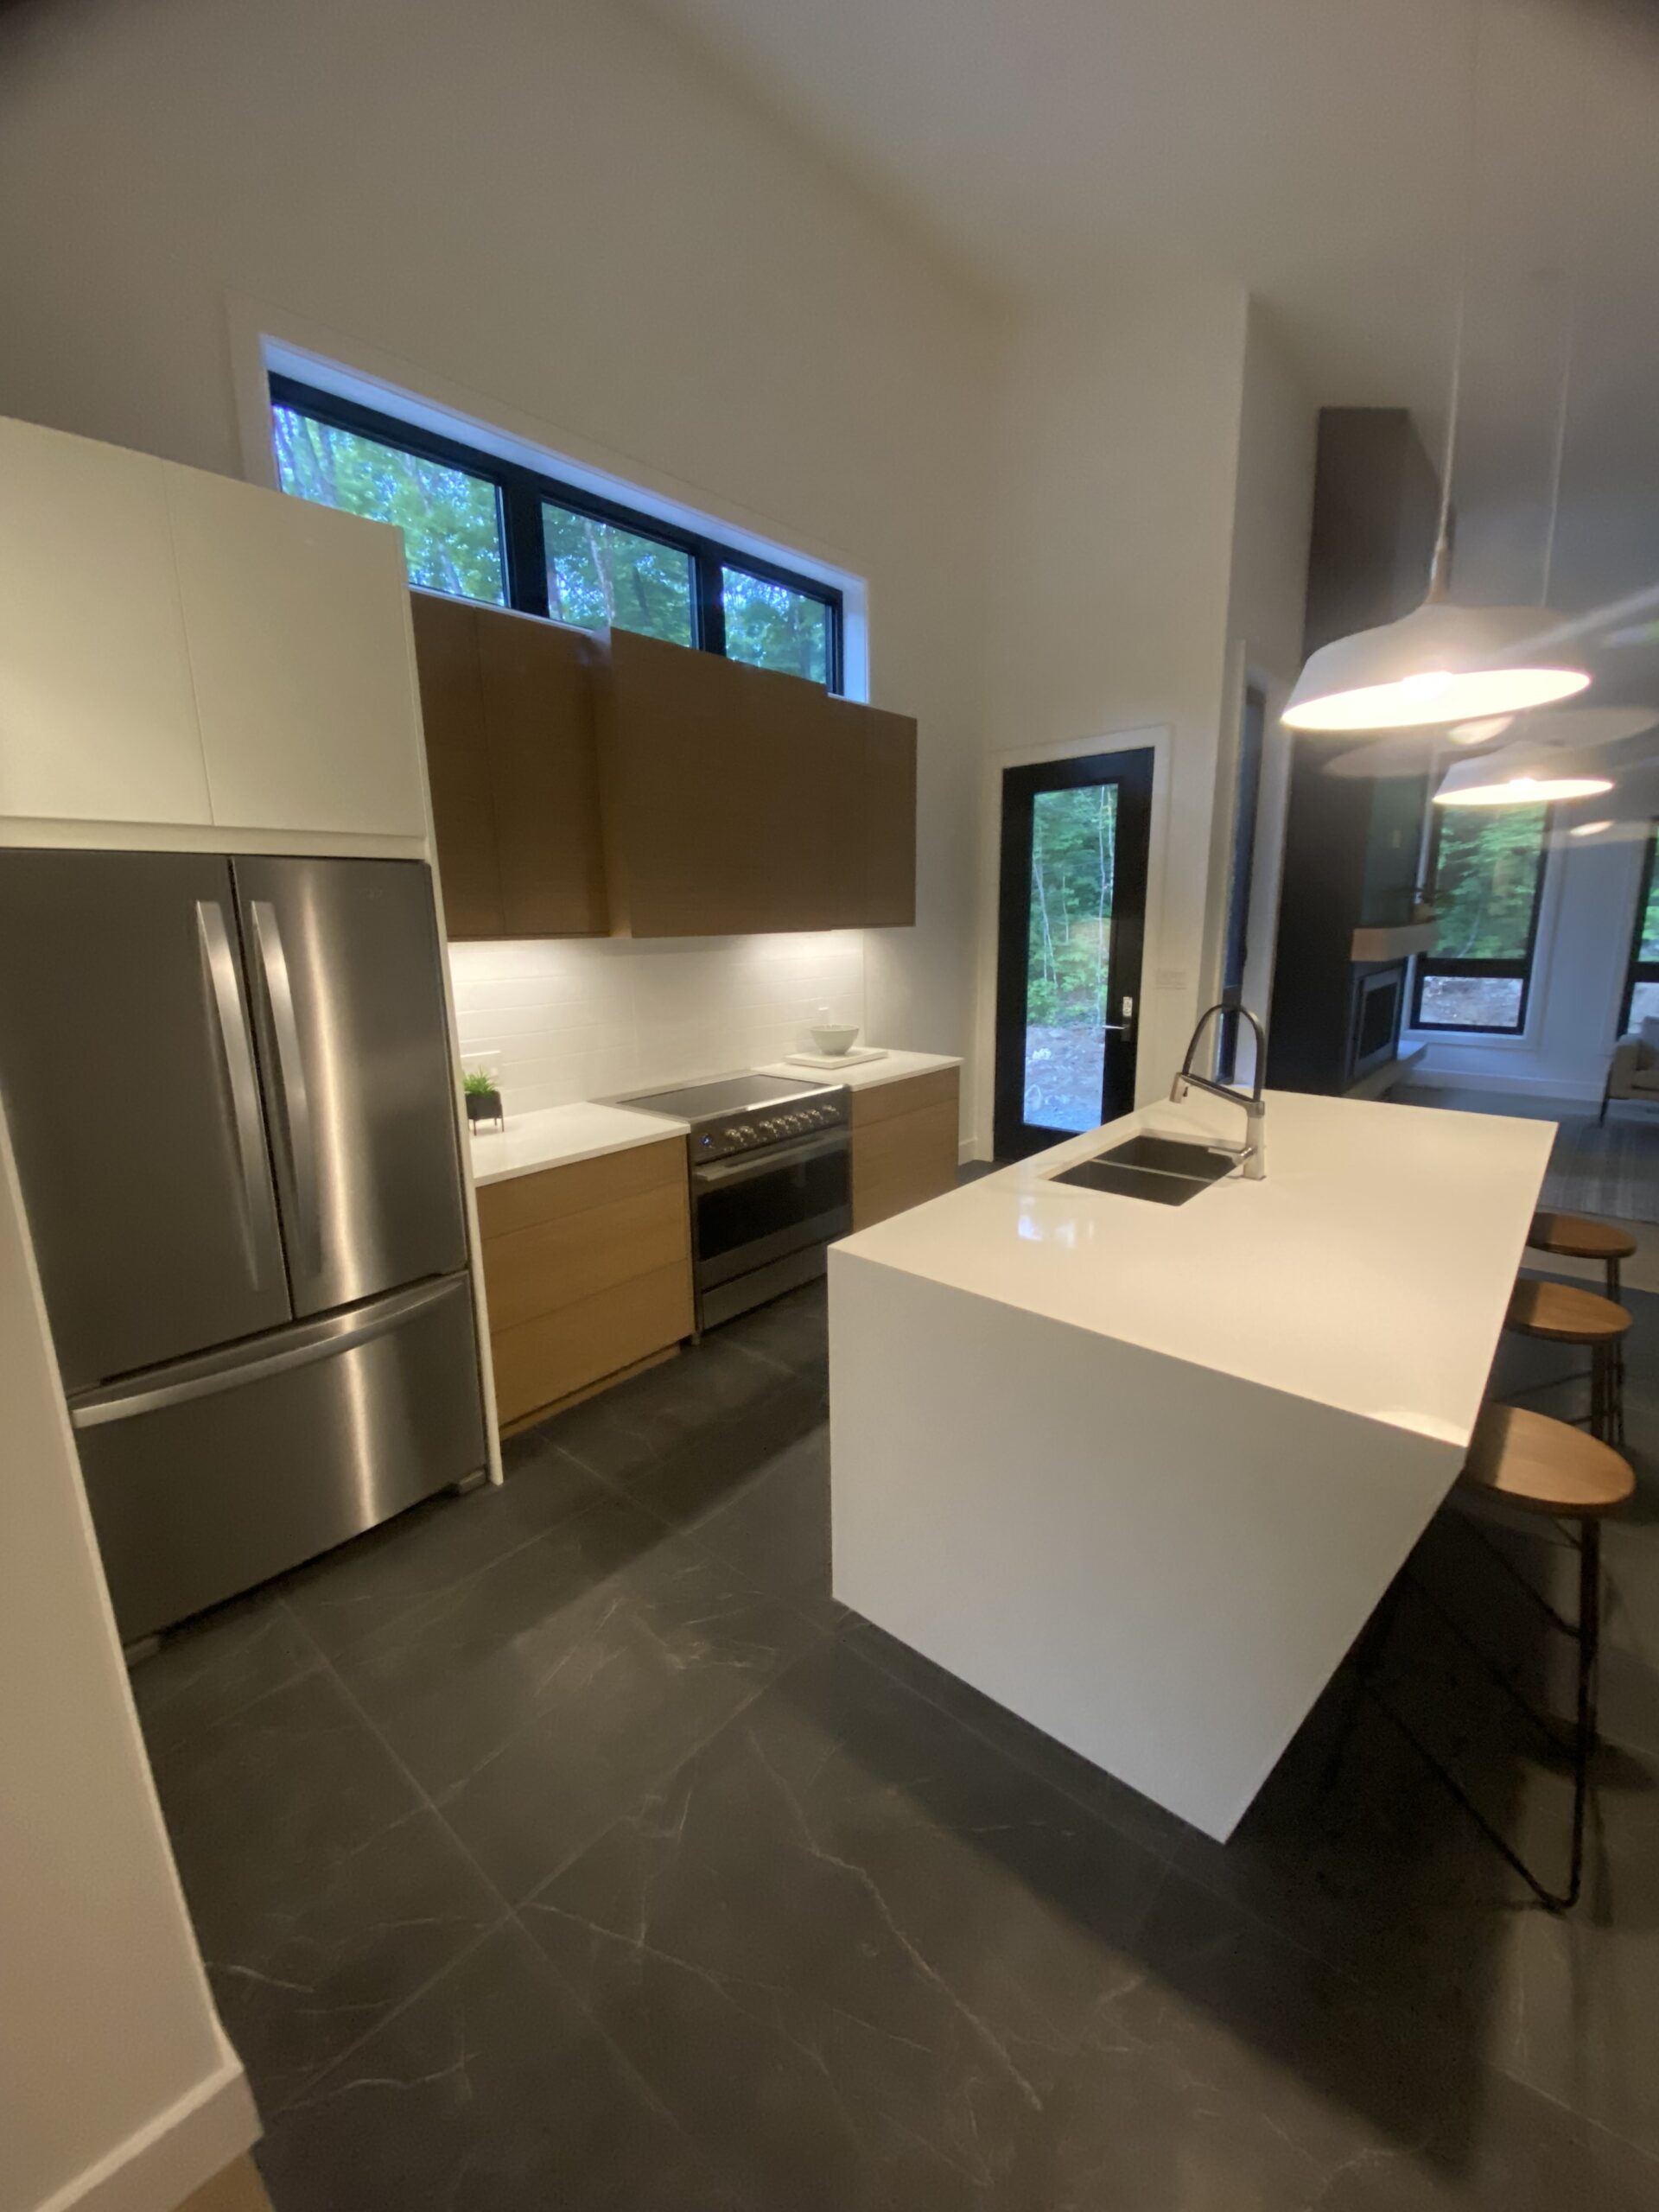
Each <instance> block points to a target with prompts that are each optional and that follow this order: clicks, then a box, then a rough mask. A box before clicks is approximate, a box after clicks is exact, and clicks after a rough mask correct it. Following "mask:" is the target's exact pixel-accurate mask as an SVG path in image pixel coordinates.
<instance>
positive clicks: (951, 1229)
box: [835, 1071, 1554, 1446]
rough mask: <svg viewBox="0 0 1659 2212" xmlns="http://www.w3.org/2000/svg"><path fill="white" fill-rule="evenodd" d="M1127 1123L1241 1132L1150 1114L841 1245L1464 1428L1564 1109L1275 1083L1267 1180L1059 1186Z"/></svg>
mask: <svg viewBox="0 0 1659 2212" xmlns="http://www.w3.org/2000/svg"><path fill="white" fill-rule="evenodd" d="M849 1072H850V1071H849ZM1136 1128H1150V1129H1154V1130H1158V1131H1167V1132H1169V1133H1170V1134H1174V1135H1179V1134H1184V1133H1185V1134H1193V1133H1195V1132H1197V1131H1202V1132H1204V1133H1205V1134H1207V1135H1223V1136H1225V1137H1227V1138H1230V1139H1235V1140H1236V1139H1237V1138H1239V1137H1241V1136H1242V1135H1243V1115H1242V1114H1240V1113H1238V1112H1237V1111H1236V1109H1232V1108H1230V1107H1229V1106H1228V1105H1227V1104H1226V1103H1224V1101H1221V1100H1211V1099H1209V1098H1205V1097H1202V1096H1199V1095H1198V1094H1193V1095H1192V1096H1190V1097H1189V1098H1188V1100H1187V1101H1186V1102H1185V1103H1183V1104H1182V1105H1180V1106H1173V1105H1170V1104H1167V1103H1160V1104H1156V1105H1153V1106H1148V1107H1142V1108H1141V1109H1140V1110H1139V1111H1138V1112H1137V1113H1135V1114H1132V1115H1129V1116H1126V1117H1125V1118H1124V1119H1123V1120H1122V1121H1121V1122H1115V1123H1113V1124H1112V1125H1111V1126H1110V1127H1109V1128H1106V1129H1093V1130H1090V1132H1089V1133H1088V1134H1087V1135H1084V1136H1079V1137H1074V1138H1070V1139H1068V1140H1067V1141H1066V1142H1065V1143H1064V1144H1062V1145H1058V1146H1056V1147H1054V1148H1053V1149H1052V1150H1051V1151H1048V1152H1046V1153H1042V1154H1038V1155H1037V1156H1036V1157H1035V1158H1033V1159H1031V1160H1024V1161H1022V1162H1020V1164H1019V1165H1018V1166H1014V1167H1009V1168H1005V1169H1003V1170H1001V1172H999V1173H996V1174H994V1175H988V1176H985V1177H983V1178H982V1179H980V1180H979V1181H977V1182H975V1183H971V1184H968V1185H964V1186H963V1188H961V1189H959V1190H957V1191H954V1192H948V1193H947V1194H946V1195H945V1196H944V1197H943V1198H935V1199H933V1200H931V1202H930V1203H929V1204H927V1205H922V1206H918V1207H915V1208H913V1209H912V1211H909V1212H907V1213H903V1214H899V1215H895V1216H894V1217H893V1218H892V1219H891V1220H889V1221H886V1222H882V1223H880V1224H877V1226H875V1227H874V1228H873V1229H868V1230H862V1231H861V1232H860V1233H859V1234H858V1235H856V1236H852V1237H849V1238H848V1239H846V1240H845V1241H844V1242H843V1243H842V1244H840V1245H839V1246H837V1247H836V1248H835V1249H836V1251H838V1252H846V1253H849V1254H853V1255H858V1256H859V1257H860V1258H861V1259H865V1260H868V1261H873V1262H878V1263H879V1264H880V1265H882V1266H884V1267H890V1268H901V1269H905V1270H907V1271H908V1272H910V1273H912V1274H916V1275H919V1276H923V1277H925V1278H927V1279H928V1280H930V1281H934V1282H938V1283H941V1284H944V1285H947V1286H950V1287H955V1288H957V1289H960V1290H963V1291H965V1292H969V1293H971V1294H974V1295H975V1296H976V1297H980V1298H984V1299H990V1300H997V1301H999V1302H1001V1304H1003V1305H1006V1306H1011V1307H1015V1308H1019V1309H1020V1310H1022V1311H1024V1312H1026V1313H1033V1314H1037V1315H1040V1316H1043V1317H1045V1318H1046V1319H1052V1320H1054V1321H1057V1322H1061V1323H1065V1324H1066V1325H1069V1326H1071V1327H1073V1328H1077V1329H1082V1330H1089V1331H1093V1332H1095V1333H1096V1334H1097V1335H1100V1336H1103V1337H1109V1338H1115V1339H1116V1340H1118V1341H1120V1342H1122V1343H1126V1344H1135V1345H1137V1346H1139V1347H1141V1349H1143V1350H1146V1351H1154V1352H1160V1353H1163V1354H1166V1355H1167V1356H1168V1357H1170V1358H1172V1359H1176V1360H1183V1361H1186V1362H1188V1363H1192V1364H1195V1365H1198V1366H1202V1367H1206V1368H1211V1369H1214V1370H1217V1371H1219V1372H1222V1373H1224V1374H1228V1375H1231V1376H1236V1377H1237V1378H1239V1379H1241V1380H1243V1381H1246V1382H1251V1383H1259V1384H1261V1385H1262V1386H1264V1387H1265V1388H1267V1389H1273V1390H1279V1391H1285V1392H1289V1393H1292V1394H1294V1395H1296V1396H1299V1397H1302V1398H1306V1399H1309V1400H1312V1401H1314V1402H1321V1403H1324V1404H1326V1405H1330V1406H1333V1407H1337V1408H1340V1409H1342V1410H1343V1411H1344V1412H1349V1413H1353V1414H1361V1415H1363V1416H1364V1417H1365V1418H1367V1419H1370V1420H1373V1421H1380V1422H1384V1423H1387V1424H1389V1425H1390V1426H1392V1427H1400V1428H1405V1429H1410V1430H1414V1431H1416V1432H1418V1433H1421V1434H1424V1435H1427V1436H1433V1437H1438V1438H1440V1439H1443V1440H1446V1441H1447V1442H1451V1443H1454V1444H1456V1445H1458V1446H1463V1445H1465V1444H1466V1443H1467V1441H1468V1437H1469V1431H1470V1428H1471V1426H1472V1424H1473V1421H1474V1419H1475V1415H1476V1414H1477V1412H1478V1409H1479V1404H1480V1399H1481V1394H1482V1391H1483V1389H1484V1384H1485V1380H1486V1375H1487V1371H1488V1367H1489V1364H1490V1362H1491V1355H1492V1351H1493V1348H1494V1346H1495V1345H1496V1344H1497V1338H1498V1335H1499V1332H1500V1331H1501V1329H1502V1327H1503V1311H1504V1306H1505V1305H1506V1302H1507V1300H1508V1297H1509V1293H1510V1287H1512V1284H1513V1281H1514V1277H1515V1274H1516V1268H1518V1267H1519V1265H1520V1262H1521V1257H1522V1251H1523V1249H1524V1247H1525V1243H1526V1237H1527V1233H1528V1230H1529V1226H1530V1224H1531V1217H1532V1213H1533V1211H1534V1208H1535V1206H1536V1205H1537V1202H1538V1194H1539V1189H1540V1186H1541V1182H1542V1179H1543V1174H1544V1169H1545V1166H1546V1165H1547V1163H1548V1158H1549V1150H1550V1144H1551V1141H1552V1139H1553V1138H1554V1123H1553V1122H1538V1121H1526V1120H1522V1119H1519V1118H1512V1117H1509V1116H1498V1115H1482V1114H1465V1113H1452V1112H1443V1111H1440V1110H1439V1109H1434V1108H1426V1107H1421V1106H1395V1105H1390V1104H1388V1103H1385V1102H1383V1101H1380V1100H1358V1099H1337V1098H1315V1097H1309V1096H1305V1095H1303V1094H1301V1093H1300V1092H1294V1091H1272V1092H1269V1093H1268V1112H1267V1176H1266V1179H1264V1180H1263V1181H1262V1182H1260V1183H1250V1182H1246V1181H1244V1180H1243V1179H1242V1178H1240V1177H1239V1176H1238V1175H1237V1174H1234V1175H1232V1176H1230V1177H1229V1178H1228V1179H1226V1180H1224V1181H1222V1182H1218V1183H1215V1184H1212V1185H1210V1187H1209V1188H1208V1189H1207V1190H1205V1191H1204V1192H1201V1193H1200V1194H1199V1195H1198V1197H1197V1198H1193V1199H1192V1200H1190V1201H1189V1202H1188V1203H1187V1204H1186V1205H1181V1206H1162V1205H1154V1204H1151V1203H1149V1202H1148V1201H1147V1200H1145V1199H1141V1198H1119V1197H1116V1196H1111V1195H1109V1194H1107V1193H1105V1192H1095V1191H1089V1190H1085V1189H1083V1188H1081V1187H1079V1186H1077V1185H1071V1184H1065V1183H1056V1182H1053V1181H1052V1180H1051V1178H1052V1175H1053V1173H1054V1172H1055V1171H1056V1170H1057V1169H1058V1168H1061V1167H1065V1166H1070V1165H1071V1164H1072V1163H1073V1162H1075V1161H1077V1160H1086V1159H1089V1158H1091V1157H1092V1156H1093V1155H1094V1154H1096V1153H1099V1152H1103V1151H1105V1150H1106V1149H1107V1148H1108V1147H1109V1146H1110V1145H1111V1144H1113V1143H1116V1142H1117V1141H1121V1140H1122V1138H1124V1137H1126V1136H1128V1135H1130V1134H1131V1133H1132V1132H1133V1131H1134V1130H1135V1129H1136Z"/></svg>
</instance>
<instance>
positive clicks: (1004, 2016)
mask: <svg viewBox="0 0 1659 2212" xmlns="http://www.w3.org/2000/svg"><path fill="white" fill-rule="evenodd" d="M1164 1875H1165V1870H1164V1868H1163V1866H1162V1865H1161V1864H1160V1862H1159V1861H1158V1860H1156V1859H1154V1858H1152V1857H1151V1856H1150V1855H1149V1854H1147V1853H1144V1852H1142V1851H1141V1850H1140V1849H1139V1848H1138V1847H1136V1846H1135V1845H1134V1844H1132V1843H1130V1842H1129V1841H1128V1840H1127V1839H1126V1838H1124V1837H1122V1836H1121V1835H1119V1834H1117V1833H1116V1831H1114V1830H1112V1829H1110V1828H1108V1827H1103V1825H1101V1824H1099V1823H1096V1822H1094V1821H1090V1820H1088V1819H1087V1818H1086V1816H1084V1815H1082V1814H1081V1813H1080V1812H1079V1810H1078V1808H1077V1807H1076V1806H1075V1805H1073V1804H1072V1803H1071V1802H1070V1801H1069V1800H1066V1799H1065V1798H1062V1797H1060V1796H1057V1795H1056V1794H1054V1793H1052V1792H1051V1791H1048V1790H1046V1789H1043V1788H1041V1787H1040V1786H1039V1785H1038V1784H1037V1783H1034V1782H1033V1780H1032V1779H1031V1778H1030V1777H1026V1776H1023V1775H1020V1774H1015V1773H1012V1772H1011V1771H1010V1770H1009V1769H1008V1768H1007V1764H1006V1763H1005V1762H1003V1761H1001V1759H999V1758H997V1756H996V1755H995V1753H994V1752H993V1751H991V1749H990V1747H989V1746H988V1745H985V1744H984V1743H983V1742H982V1741H981V1740H980V1739H979V1738H976V1737H974V1736H972V1735H970V1734H969V1732H966V1731H964V1730H962V1729H960V1728H958V1727H957V1726H954V1725H953V1724H952V1723H951V1722H950V1720H949V1719H947V1718H946V1717H945V1716H944V1715H943V1714H941V1713H939V1712H938V1710H937V1709H936V1708H935V1707H931V1706H929V1705H927V1704H926V1703H925V1701H923V1700H920V1699H918V1698H916V1697H914V1696H912V1695H911V1694H909V1693H907V1692H906V1691H905V1690H904V1689H902V1688H900V1687H899V1685H898V1684H896V1683H895V1682H893V1681H892V1680H891V1678H890V1677H887V1676H885V1675H882V1674H881V1673H880V1670H879V1669H874V1668H873V1667H870V1666H868V1664H867V1663H866V1662H863V1661H861V1659H860V1658H858V1657H857V1656H856V1655H855V1654H854V1653H852V1652H850V1651H848V1650H847V1649H844V1648H843V1647H842V1646H841V1645H839V1644H838V1643H836V1641H835V1640H834V1639H831V1640H829V1641H828V1642H826V1643H823V1644H822V1645H820V1646H819V1647H818V1648H817V1650H816V1651H814V1652H813V1653H812V1654H810V1656H807V1657H806V1658H805V1659H804V1660H803V1661H802V1662H800V1663H799V1664H798V1666H797V1667H796V1668H794V1669H791V1672H790V1673H789V1674H788V1675H785V1677H784V1679H783V1680H782V1681H780V1682H779V1683H778V1684H777V1685H776V1686H775V1687H774V1688H772V1689H771V1690H770V1691H768V1692H767V1694H766V1696H765V1697H763V1698H762V1699H761V1700H760V1701H759V1703H758V1704H756V1705H755V1706H754V1707H752V1708H750V1710H749V1712H748V1713H746V1714H744V1715H743V1716H741V1718H740V1719H737V1720H736V1721H734V1723H732V1724H731V1725H730V1726H728V1727H727V1728H726V1729H724V1730H723V1731H722V1732H721V1734H720V1735H719V1736H718V1737H717V1738H715V1740H714V1741H713V1742H712V1743H711V1744H710V1745H709V1746H707V1747H706V1749H705V1750H704V1751H702V1753H700V1754H699V1756H698V1757H697V1758H696V1759H694V1760H693V1761H691V1762H690V1764H689V1765H688V1766H686V1767H685V1768H684V1769H683V1770H681V1772H680V1773H679V1774H678V1775H677V1777H675V1778H674V1780H673V1782H672V1783H671V1784H669V1785H668V1787H667V1788H665V1789H664V1790H662V1791H661V1792H659V1793H658V1794H657V1795H656V1796H653V1797H652V1799H651V1800H649V1801H648V1802H646V1803H645V1804H644V1805H643V1806H641V1807H640V1808H639V1809H638V1810H637V1811H635V1812H634V1813H633V1814H632V1815H630V1816H629V1817H627V1818H626V1819H625V1820H623V1821H620V1822H618V1824H617V1825H616V1826H615V1827H613V1828H612V1829H611V1830H610V1831H609V1832H608V1833H607V1834H606V1835H605V1836H604V1837H603V1838H602V1839H601V1840H600V1841H599V1842H598V1843H597V1844H596V1845H595V1846H594V1847H593V1848H592V1849H591V1850H590V1851H588V1852H587V1853H584V1854H583V1856H582V1858H581V1859H579V1860H577V1861H576V1862H575V1864H574V1865H573V1866H570V1867H569V1868H568V1869H567V1870H566V1871H565V1872H563V1874H562V1875H561V1876H559V1877H558V1878H556V1880H555V1881H553V1882H552V1883H551V1884H550V1885H548V1886H547V1887H546V1888H545V1889H543V1891H540V1892H538V1893H537V1896H536V1897H535V1898H534V1899H533V1900H532V1901H531V1904H529V1905H528V1906H526V1907H525V1908H524V1917H525V1919H526V1923H527V1924H528V1925H529V1926H530V1927H531V1929H532V1932H534V1933H535V1934H536V1936H537V1939H538V1940H539V1941H540V1942H542V1943H543V1945H544V1947H545V1948H546V1949H547V1951H548V1954H549V1955H550V1957H551V1958H552V1959H553V1961H554V1962H555V1963H556V1966H557V1967H558V1968H559V1970H560V1972H561V1973H562V1974H563V1975H564V1977H565V1978H566V1980H568V1981H569V1985H570V1986H571V1988H572V1989H573V1990H574V1991H575V1993H577V1994H578V1995H580V1996H581V1997H582V1999H583V2000H584V2001H585V2002H586V2003H587V2004H588V2006H589V2007H590V2009H591V2010H592V2011H593V2012H594V2016H595V2018H597V2019H598V2020H599V2022H600V2024H601V2026H602V2027H603V2028H604V2029H605V2031H606V2032H607V2034H608V2035H609V2036H610V2037H612V2038H613V2040H614V2041H615V2042H616V2044H618V2046H619V2048H620V2049H621V2050H623V2052H624V2053H625V2055H626V2056H627V2057H628V2058H629V2060H630V2062H631V2063H632V2064H633V2065H634V2066H635V2067H636V2068H637V2069H638V2070H639V2072H640V2074H641V2075H643V2076H644V2077H645V2079H646V2080H647V2081H648V2082H650V2083H651V2084H652V2088H653V2089H654V2091H655V2092H656V2094H658V2096H659V2097H660V2099H661V2100H662V2101H663V2103H664V2105H665V2106H666V2107H667V2108H668V2109H669V2110H670V2111H671V2112H672V2113H674V2114H675V2115H676V2117H677V2118H678V2119H679V2120H681V2121H682V2123H683V2125H684V2126H686V2127H687V2128H688V2130H690V2132H691V2133H694V2134H695V2135H696V2138H697V2139H698V2141H699V2142H700V2143H701V2144H702V2145H703V2146H704V2148H705V2149H706V2150H707V2151H708V2152H709V2156H710V2157H711V2158H712V2159H713V2160H714V2161H715V2163H716V2164H718V2165H720V2166H721V2170H722V2171H727V2172H729V2173H731V2174H732V2175H734V2177H735V2178H736V2180H737V2181H738V2183H739V2184H740V2186H741V2188H742V2189H743V2190H745V2192H746V2193H747V2195H748V2196H751V2197H752V2198H753V2200H754V2201H756V2202H760V2203H764V2204H768V2205H778V2206H784V2205H787V2206H789V2207H791V2212H813V2208H820V2207H821V2208H824V2212H829V2208H832V2207H833V2208H835V2212H859V2209H860V2208H865V2207H878V2206H879V2207H883V2208H887V2207H892V2208H894V2212H897V2208H899V2207H903V2208H906V2212H918V2208H923V2207H926V2208H934V2207H938V2208H944V2207H954V2206H958V2205H963V2206H965V2205H979V2204H989V2203H993V2202H995V2203H1001V2202H1003V2201H1004V2200H1003V2197H1002V2196H1001V2193H1000V2192H1001V2189H1002V2186H1003V2184H1004V2183H1005V2181H1006V2180H1007V2177H1008V2176H1009V2175H1010V2173H1011V2172H1012V2171H1013V2170H1014V2164H1015V2160H1016V2158H1017V2153H1018V2147H1019V2145H1020V2140H1021V2139H1022V2136H1023V2134H1024V2133H1025V2131H1026V2130H1027V2128H1029V2127H1030V2126H1032V2125H1033V2123H1034V2122H1035V2121H1036V2120H1037V2119H1038V2118H1039V2115H1040V2114H1041V2113H1042V2112H1043V2111H1044V2109H1045V2108H1046V2101H1047V2100H1048V2098H1049V2096H1050V2094H1051V2091H1052V2083H1053V2082H1054V2081H1055V2080H1056V2079H1057V2078H1058V2076H1059V2075H1060V2074H1061V2073H1062V2072H1063V2070H1064V2069H1065V2066H1066V2064H1067V2063H1068V2060H1069V2059H1070V2057H1071V2054H1072V2053H1073V2052H1075V2050H1077V2048H1078V2047H1079V2045H1080V2044H1081V2042H1082V2040H1083V2038H1084V2037H1085V2036H1086V2034H1087V2033H1088V2031H1089V2029H1090V2024H1091V2022H1092V2021H1093V2020H1094V2019H1095V2018H1096V2016H1097V2014H1098V2013H1099V2012H1100V2010H1101V2008H1102V2007H1103V2005H1105V2004H1107V2003H1108V2002H1109V1999H1111V1997H1112V1996H1113V1995H1114V1994H1116V1993H1118V1992H1119V1991H1121V1990H1122V1988H1123V1987H1125V1986H1127V1985H1128V1984H1129V1983H1130V1982H1132V1981H1133V1980H1134V1979H1135V1974H1136V1973H1137V1971H1138V1969H1137V1968H1136V1967H1135V1964H1134V1941H1135V1932H1136V1929H1137V1928H1138V1926H1139V1924H1140V1923H1141V1919H1142V1918H1143V1916H1145V1914H1146V1912H1147V1908H1148V1906H1149V1904H1151V1902H1152V1900H1153V1898H1154V1897H1155V1895H1156V1893H1157V1891H1158V1889H1159V1886H1160V1883H1161V1882H1162V1880H1163V1879H1164Z"/></svg>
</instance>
